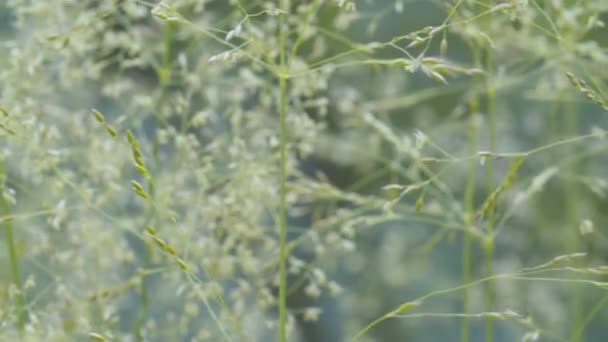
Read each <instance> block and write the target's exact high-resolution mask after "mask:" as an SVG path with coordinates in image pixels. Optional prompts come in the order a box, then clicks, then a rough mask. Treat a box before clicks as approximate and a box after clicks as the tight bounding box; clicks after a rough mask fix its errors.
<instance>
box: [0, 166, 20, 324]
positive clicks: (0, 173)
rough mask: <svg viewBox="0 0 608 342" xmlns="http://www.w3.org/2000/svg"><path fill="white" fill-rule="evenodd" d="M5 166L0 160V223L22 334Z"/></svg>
mask: <svg viewBox="0 0 608 342" xmlns="http://www.w3.org/2000/svg"><path fill="white" fill-rule="evenodd" d="M6 176H7V172H6V168H5V167H4V161H0V177H2V178H3V179H2V180H1V181H0V206H2V215H3V216H4V217H5V219H4V220H3V223H2V225H3V226H4V234H5V237H6V249H7V250H8V258H9V263H10V265H9V267H10V269H11V277H12V281H13V285H14V286H15V288H16V289H17V296H16V297H15V304H16V305H17V328H18V330H19V332H20V333H21V334H23V331H24V328H25V297H24V296H23V289H22V288H21V279H20V277H19V257H18V255H17V249H16V248H15V237H14V234H13V233H14V230H13V219H12V216H11V208H10V206H9V204H8V201H7V200H6V198H4V196H3V195H2V194H3V193H4V191H5V189H6V185H5V181H6Z"/></svg>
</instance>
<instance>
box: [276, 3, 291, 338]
mask: <svg viewBox="0 0 608 342" xmlns="http://www.w3.org/2000/svg"><path fill="white" fill-rule="evenodd" d="M289 7H290V6H289V0H281V8H282V9H283V10H284V11H285V12H287V13H289ZM285 16H286V14H281V15H280V17H279V45H280V47H279V49H280V64H281V65H280V72H279V75H278V76H279V142H280V151H279V154H280V180H279V183H280V200H279V201H280V204H279V245H280V246H279V341H280V342H287V256H288V249H287V127H286V117H287V109H288V108H287V107H288V105H287V96H288V94H287V73H286V68H287V63H286V56H285V54H286V49H287V28H286V27H285V25H286V24H287V22H286V20H285Z"/></svg>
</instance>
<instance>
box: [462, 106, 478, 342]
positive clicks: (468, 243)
mask: <svg viewBox="0 0 608 342" xmlns="http://www.w3.org/2000/svg"><path fill="white" fill-rule="evenodd" d="M469 107H470V112H471V118H470V123H469V142H470V146H471V153H475V151H476V150H477V148H478V146H477V122H475V121H476V115H477V112H478V110H479V108H478V103H477V101H476V99H472V100H471V102H470V104H469ZM476 170H477V161H476V160H472V161H471V163H470V166H469V175H468V179H467V187H466V190H465V199H464V201H465V210H466V213H465V215H466V216H465V224H466V226H467V228H468V227H470V226H471V225H472V220H473V212H474V210H475V196H474V194H475V180H476V178H477V172H476ZM471 249H472V235H471V234H470V233H469V232H468V231H464V233H463V241H462V281H463V283H464V284H467V283H470V282H471V279H472V276H471V268H472V260H471ZM469 297H470V296H469V289H464V291H463V301H464V303H463V312H464V313H465V316H464V317H463V319H462V326H461V335H460V340H461V341H462V342H468V341H469V339H470V329H471V328H470V323H469V320H470V318H469V316H467V315H466V314H468V313H469V311H470V310H469V306H470V303H469V299H470V298H469Z"/></svg>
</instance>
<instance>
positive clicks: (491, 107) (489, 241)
mask: <svg viewBox="0 0 608 342" xmlns="http://www.w3.org/2000/svg"><path fill="white" fill-rule="evenodd" d="M492 60H493V58H492V52H491V51H490V50H488V51H487V60H486V68H487V70H488V72H490V68H491V67H492V63H493V62H492ZM492 82H493V81H492V79H491V77H490V78H488V80H487V83H486V87H487V88H486V90H487V94H486V101H487V113H488V119H489V126H490V146H489V147H490V151H495V150H496V88H495V87H494V84H493V83H492ZM486 170H487V172H486V176H487V180H488V183H487V191H488V193H492V192H493V191H494V187H495V184H494V162H493V161H492V160H488V163H487V169H486ZM495 216H496V215H495V210H494V208H491V209H490V210H489V213H488V221H487V232H488V236H487V237H486V239H485V240H484V241H483V251H484V256H485V263H486V265H485V270H486V276H487V277H490V276H492V274H493V273H494V267H493V260H494V221H495ZM486 311H488V312H492V311H494V282H493V281H489V282H488V283H487V285H486ZM493 320H494V319H493V318H492V317H486V342H492V341H493V340H494V328H493V324H492V321H493Z"/></svg>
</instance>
